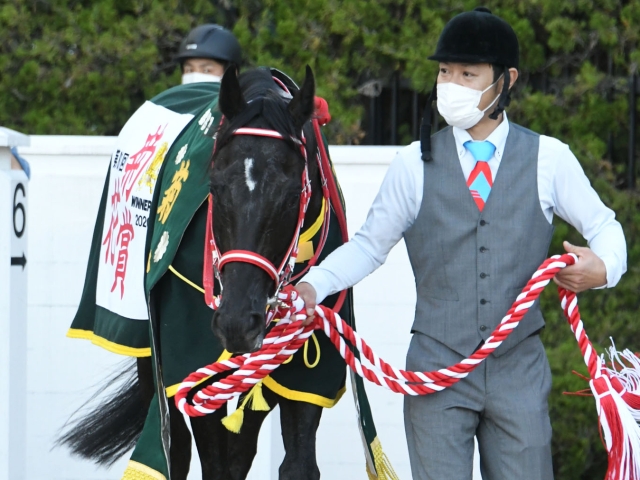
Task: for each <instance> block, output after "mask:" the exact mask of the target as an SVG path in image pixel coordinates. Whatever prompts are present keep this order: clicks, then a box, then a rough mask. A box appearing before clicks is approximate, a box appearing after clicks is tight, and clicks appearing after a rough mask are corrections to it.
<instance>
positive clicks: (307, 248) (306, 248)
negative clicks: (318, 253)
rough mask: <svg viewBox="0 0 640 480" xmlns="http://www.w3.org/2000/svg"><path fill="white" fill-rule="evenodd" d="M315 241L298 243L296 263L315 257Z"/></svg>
mask: <svg viewBox="0 0 640 480" xmlns="http://www.w3.org/2000/svg"><path fill="white" fill-rule="evenodd" d="M313 253H314V252H313V242H311V241H309V242H304V243H298V256H297V257H296V263H304V262H308V261H309V260H311V259H312V258H313Z"/></svg>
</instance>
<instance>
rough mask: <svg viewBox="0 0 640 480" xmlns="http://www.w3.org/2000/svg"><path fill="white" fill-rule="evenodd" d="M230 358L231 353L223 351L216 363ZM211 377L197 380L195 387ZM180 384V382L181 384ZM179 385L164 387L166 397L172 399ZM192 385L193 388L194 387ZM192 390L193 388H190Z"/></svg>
mask: <svg viewBox="0 0 640 480" xmlns="http://www.w3.org/2000/svg"><path fill="white" fill-rule="evenodd" d="M231 357H233V353H231V352H227V351H226V350H224V351H223V352H222V353H221V354H220V356H219V357H218V359H217V360H216V362H222V361H223V360H229V359H230V358H231ZM210 378H211V377H210V376H209V377H205V378H202V379H201V380H199V381H198V382H197V383H196V385H200V384H201V383H202V382H204V381H205V380H209V379H210ZM181 383H182V382H181ZM181 383H176V384H174V385H171V386H170V387H166V388H165V391H166V392H167V397H169V398H171V397H173V396H174V395H175V394H176V392H177V391H178V387H179V386H180V384H181ZM196 385H194V387H195V386H196ZM192 388H193V387H192Z"/></svg>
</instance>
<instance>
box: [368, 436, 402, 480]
mask: <svg viewBox="0 0 640 480" xmlns="http://www.w3.org/2000/svg"><path fill="white" fill-rule="evenodd" d="M371 451H372V452H373V463H374V464H375V468H376V474H373V472H370V471H369V467H368V466H367V475H368V476H369V479H370V480H375V479H377V480H399V479H398V475H397V474H396V472H395V471H394V470H393V466H392V465H391V462H390V461H389V458H388V457H387V455H386V454H385V453H384V451H383V450H382V444H381V443H380V440H379V439H378V437H376V438H375V439H374V440H373V442H371Z"/></svg>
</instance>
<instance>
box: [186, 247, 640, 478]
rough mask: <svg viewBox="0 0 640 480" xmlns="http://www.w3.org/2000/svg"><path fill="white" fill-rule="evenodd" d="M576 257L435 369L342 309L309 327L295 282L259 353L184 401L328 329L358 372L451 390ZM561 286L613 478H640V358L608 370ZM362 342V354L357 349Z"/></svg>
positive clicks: (561, 262)
mask: <svg viewBox="0 0 640 480" xmlns="http://www.w3.org/2000/svg"><path fill="white" fill-rule="evenodd" d="M576 261H577V257H576V256H575V255H573V254H565V255H561V256H558V255H556V256H553V257H551V258H548V259H547V260H545V261H544V262H543V263H542V265H540V267H539V268H538V270H537V271H536V272H535V273H534V274H533V275H532V277H531V279H530V280H529V282H528V283H527V285H526V286H525V287H524V288H523V290H522V293H520V295H518V297H517V298H516V300H515V301H514V303H513V305H512V306H511V308H510V309H509V311H508V312H507V314H506V315H505V317H504V318H503V319H502V320H501V321H500V323H499V324H498V326H497V327H496V328H495V329H494V331H493V332H492V334H491V336H489V338H488V339H487V340H486V341H485V342H484V344H483V345H482V347H481V348H479V349H478V350H477V351H476V352H474V353H473V354H472V355H471V356H470V357H468V358H466V359H464V360H462V361H461V362H459V363H457V364H455V365H452V366H450V367H447V368H442V369H440V370H437V371H433V372H410V371H405V370H401V369H398V368H395V367H393V366H391V365H389V364H388V363H387V362H385V361H384V360H382V359H381V358H380V357H379V356H378V355H376V354H375V353H374V352H373V350H372V349H371V347H369V345H367V343H366V342H365V341H364V340H363V339H362V338H361V337H360V336H359V335H358V334H357V333H356V332H355V331H354V330H353V329H352V328H351V327H350V326H349V325H348V324H347V323H346V322H344V320H342V319H341V318H340V316H339V315H338V314H337V313H336V312H334V311H332V310H330V309H328V308H326V307H324V306H318V307H316V316H315V320H314V322H313V323H311V324H310V325H307V326H303V325H302V321H303V320H304V319H305V318H306V314H305V313H304V311H305V309H304V302H302V300H301V299H300V298H298V295H297V292H296V291H295V290H294V289H293V288H292V287H291V286H288V287H286V288H285V289H283V291H282V292H280V293H279V299H280V301H281V304H280V305H281V306H280V307H278V309H277V310H276V312H275V317H276V318H282V320H280V321H279V322H278V324H277V325H276V326H275V327H273V328H272V329H271V331H270V332H269V334H268V335H267V336H266V338H265V340H264V343H263V347H262V348H261V349H260V350H259V351H257V352H254V353H251V354H246V355H242V356H238V357H233V358H231V359H229V360H224V361H221V362H217V363H213V364H211V365H208V366H206V367H204V368H201V369H199V370H198V371H197V372H195V373H193V374H191V375H189V377H187V378H186V379H185V380H184V382H183V383H182V384H181V385H180V386H179V388H178V392H177V393H176V395H175V402H176V405H177V407H178V409H179V410H180V411H181V412H183V413H186V414H187V415H190V416H203V415H206V414H209V413H212V412H214V411H216V410H217V409H218V408H220V407H221V406H222V405H223V404H224V403H225V402H226V401H228V400H229V399H230V398H233V397H235V396H239V395H241V394H242V393H243V392H245V391H247V390H249V389H250V388H251V387H252V386H253V385H255V384H256V383H258V382H259V381H260V380H262V379H263V378H264V377H265V376H267V375H269V374H270V373H271V372H272V371H273V370H275V369H276V368H277V367H278V366H279V365H280V364H281V363H282V362H284V361H285V360H287V359H288V358H289V357H290V356H291V355H292V354H294V353H295V352H296V351H297V350H298V349H299V348H300V347H302V345H304V343H305V342H306V341H307V339H308V338H309V336H311V333H312V332H313V331H314V330H315V329H320V330H323V331H324V332H325V334H326V335H327V336H328V337H329V338H330V339H331V342H332V343H333V344H334V346H335V347H336V349H338V351H339V352H340V355H341V356H342V357H343V358H344V359H345V362H346V363H347V364H348V365H349V367H350V368H351V369H352V370H353V371H354V372H356V373H357V374H358V375H360V376H362V377H364V378H366V379H367V380H369V381H371V382H373V383H375V384H377V385H380V386H383V387H385V388H388V389H389V390H392V391H394V392H397V393H402V394H405V395H428V394H431V393H434V392H437V391H440V390H444V389H445V388H447V387H449V386H451V385H453V384H455V383H456V382H458V381H460V380H461V379H462V378H465V377H466V376H467V375H468V374H469V373H470V372H471V371H472V370H473V369H475V368H476V367H477V366H478V365H479V364H480V363H481V362H482V361H483V360H484V359H485V358H487V357H488V356H489V355H490V354H491V353H492V352H493V351H494V350H495V349H496V348H498V347H499V346H500V345H501V344H502V342H504V340H505V339H506V338H507V337H508V336H509V334H510V333H511V332H512V331H513V330H515V328H516V327H517V326H518V324H519V323H520V321H521V320H522V318H523V317H524V316H525V314H526V313H527V311H528V310H529V308H531V306H532V305H533V304H534V302H535V301H536V299H537V298H538V297H539V296H540V294H541V293H542V290H543V289H544V288H545V287H546V286H547V285H548V284H549V283H550V282H551V280H552V279H553V277H554V276H555V275H556V274H557V273H558V272H559V271H560V270H562V269H563V268H565V267H567V266H569V265H573V264H574V263H575V262H576ZM559 292H560V299H561V304H562V308H563V310H564V313H565V315H566V317H567V320H568V322H569V324H570V325H571V329H572V331H573V333H574V335H575V337H576V340H577V341H578V345H579V347H580V350H581V352H582V355H583V357H584V361H585V364H586V365H587V369H588V371H589V375H590V377H591V380H590V386H591V389H592V391H593V393H594V396H595V398H596V404H597V409H598V415H599V417H600V423H601V426H602V429H603V432H604V437H605V443H606V448H607V452H608V454H609V470H608V472H607V476H606V480H640V427H639V426H638V423H637V422H638V421H639V420H640V388H639V385H638V384H639V383H640V380H639V379H640V369H639V367H640V360H638V358H637V357H635V356H633V354H631V353H630V352H629V353H628V354H627V352H625V355H628V357H629V358H628V361H627V363H626V364H625V363H623V362H622V361H619V362H618V363H619V364H620V365H622V366H623V369H622V370H620V371H615V370H611V369H607V368H606V367H605V362H604V360H603V359H602V358H601V357H598V355H597V354H596V351H595V349H594V347H593V346H592V344H591V342H590V341H589V338H588V336H587V334H586V332H585V329H584V325H583V323H582V320H581V319H580V313H579V310H578V304H577V297H576V294H575V293H574V292H570V291H568V290H565V289H563V288H559ZM354 349H355V350H357V352H358V354H359V355H355V354H354ZM358 357H361V358H363V359H366V360H367V361H368V362H369V363H370V364H371V368H369V367H367V366H365V365H363V364H362V362H361V361H360V359H359V358H358ZM625 358H627V357H625ZM633 362H636V364H634V363H633ZM629 363H631V365H629ZM634 366H635V368H634ZM232 369H237V371H236V372H234V373H233V374H231V375H229V376H227V377H226V378H224V379H221V380H219V381H217V382H215V383H213V384H212V385H209V386H207V387H205V388H203V389H201V390H199V391H198V392H196V393H195V395H193V398H192V399H191V401H187V395H188V394H189V392H190V390H191V389H192V388H194V387H195V386H196V385H198V384H199V383H201V382H202V381H204V380H206V379H207V378H209V377H211V376H213V375H216V374H218V373H222V372H226V371H229V370H232Z"/></svg>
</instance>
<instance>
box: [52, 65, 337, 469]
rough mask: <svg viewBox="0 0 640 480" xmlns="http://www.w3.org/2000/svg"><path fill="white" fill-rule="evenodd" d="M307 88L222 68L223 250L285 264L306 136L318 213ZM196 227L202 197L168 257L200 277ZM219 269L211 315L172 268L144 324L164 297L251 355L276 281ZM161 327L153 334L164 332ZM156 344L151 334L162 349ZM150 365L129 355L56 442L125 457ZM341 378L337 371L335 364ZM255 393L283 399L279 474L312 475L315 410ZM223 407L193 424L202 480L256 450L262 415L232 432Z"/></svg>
mask: <svg viewBox="0 0 640 480" xmlns="http://www.w3.org/2000/svg"><path fill="white" fill-rule="evenodd" d="M314 93H315V82H314V77H313V73H312V71H311V69H310V68H309V67H307V72H306V78H305V80H304V84H303V86H302V87H301V88H300V89H299V90H297V91H295V92H294V93H293V97H292V98H290V97H289V98H287V96H285V95H283V90H282V89H281V88H280V87H279V86H278V85H277V84H276V83H275V82H274V80H273V78H272V75H271V73H270V72H269V71H268V70H265V69H257V70H252V71H249V72H246V73H244V74H242V75H241V76H240V77H238V76H237V73H236V71H235V69H233V68H231V69H228V70H227V73H226V74H225V75H224V77H223V79H222V84H221V88H220V100H219V106H220V110H221V111H222V113H223V114H224V118H225V120H224V123H223V124H222V125H221V127H220V129H219V131H218V134H217V140H216V151H215V153H214V155H213V158H212V165H213V166H212V168H211V171H210V190H211V194H212V198H213V205H214V211H215V215H214V222H213V232H214V237H215V240H216V243H217V245H218V247H219V249H220V251H221V252H225V251H229V250H237V249H242V250H248V251H252V252H256V253H258V254H260V255H262V256H263V257H265V258H267V259H269V260H270V261H271V262H272V263H273V264H275V265H278V264H279V263H280V262H281V261H282V260H283V258H284V256H285V255H286V253H287V250H288V247H289V245H290V242H291V240H292V238H293V237H294V234H295V229H296V224H297V219H298V209H299V205H300V195H301V191H302V187H303V185H302V172H303V169H304V165H305V161H304V157H303V155H302V152H301V148H300V143H299V142H301V141H302V139H303V138H304V139H306V143H305V144H304V148H306V151H307V156H308V158H309V161H308V169H309V170H308V173H309V180H310V183H311V189H312V192H313V193H312V197H311V200H310V203H309V206H308V210H307V212H306V217H305V225H309V224H311V223H313V221H314V220H315V219H316V218H318V216H319V215H320V213H321V209H322V185H321V175H320V171H319V167H318V165H317V163H316V161H315V158H316V156H315V152H316V149H317V143H316V138H315V135H314V131H313V127H312V124H311V122H310V120H311V117H312V115H313V113H314ZM241 127H253V128H262V129H270V130H276V131H277V132H279V133H280V135H281V136H282V139H277V138H266V137H260V136H245V135H241V136H238V135H234V132H235V131H236V129H238V128H241ZM205 222H206V203H205V205H203V206H202V207H200V209H199V210H198V212H196V213H195V215H194V217H193V220H192V221H191V224H190V225H189V227H188V229H187V231H186V232H185V235H184V237H183V240H182V242H181V244H180V248H179V250H178V253H177V255H176V260H175V261H176V262H179V259H180V258H185V259H186V260H184V263H185V264H186V263H190V265H191V267H190V268H192V271H194V272H202V268H203V259H202V254H201V252H202V251H203V246H204V231H205ZM194 252H196V253H194ZM323 256H325V255H324V252H323ZM184 268H185V269H187V268H188V265H185V267H184ZM220 276H221V282H222V284H223V285H224V294H223V296H222V301H221V304H220V306H219V308H218V309H217V310H216V311H215V313H214V314H213V318H212V317H211V310H210V309H208V307H206V305H204V302H203V301H202V296H201V295H200V294H198V293H197V292H195V290H194V291H185V293H184V294H180V295H177V294H176V292H177V291H178V289H179V288H183V289H184V288H187V287H184V285H183V284H182V283H181V280H179V279H178V278H177V277H175V276H174V275H171V274H166V275H165V276H164V277H163V280H162V281H161V282H160V283H159V284H158V286H157V287H154V291H152V292H151V303H152V314H153V310H154V308H153V305H154V304H155V305H156V307H155V310H156V311H158V312H160V313H159V314H158V316H159V317H160V318H159V319H155V320H152V321H155V322H156V325H158V324H160V323H162V322H168V321H173V320H165V319H164V318H162V306H163V302H164V301H165V300H166V298H167V297H168V296H173V297H175V298H179V300H180V301H181V302H183V304H184V305H183V307H184V310H183V312H184V313H183V315H182V317H183V318H181V319H180V321H182V322H187V321H188V320H190V319H191V320H192V317H194V318H195V317H197V318H198V319H199V320H202V319H203V317H204V318H207V317H208V318H209V319H210V320H211V318H212V320H211V323H210V326H211V329H212V330H213V332H214V333H215V335H216V336H217V337H218V338H219V340H220V342H221V343H222V345H223V346H224V348H225V349H226V350H228V351H230V352H234V353H244V352H250V351H254V350H256V349H257V348H259V347H260V345H261V343H262V340H263V338H264V336H265V332H266V327H265V313H264V312H265V310H266V307H267V302H268V299H269V298H270V297H272V296H273V295H274V293H275V284H274V281H273V279H272V278H271V277H269V275H267V273H266V272H265V271H263V270H261V269H260V268H258V267H256V266H254V265H250V264H247V263H230V264H227V265H226V266H224V268H223V269H222V271H221V272H220ZM165 277H166V278H165ZM189 292H191V293H189ZM190 295H192V296H191V297H189V296H190ZM334 301H335V298H334ZM329 306H332V305H331V304H329ZM152 316H153V315H152ZM207 323H208V322H207ZM185 325H186V323H185ZM159 332H160V336H162V330H161V329H160V330H159ZM162 341H163V339H162V338H160V344H162ZM323 355H325V352H323ZM281 368H284V367H281ZM152 372H153V368H152V364H151V359H149V358H143V359H138V361H137V376H136V377H135V378H132V379H131V380H127V381H125V387H123V389H122V390H120V391H119V392H118V393H117V395H115V396H114V397H113V398H112V399H111V400H110V401H109V402H107V403H106V404H104V405H101V406H100V407H99V408H98V409H96V410H95V411H93V412H92V413H91V414H90V415H89V416H87V417H86V418H85V419H81V420H80V421H78V422H76V423H75V424H73V425H72V426H71V429H70V430H68V433H66V434H65V435H64V436H63V437H62V439H61V442H62V443H65V444H67V445H69V446H70V447H71V448H72V450H73V451H74V452H75V453H77V454H80V455H81V456H84V457H85V458H91V459H93V460H95V461H97V462H98V463H102V464H110V463H112V462H113V461H115V460H116V459H117V458H118V457H119V456H122V455H123V454H124V453H125V452H126V451H127V450H128V449H130V448H131V447H132V446H133V445H134V444H135V442H136V440H137V438H138V437H139V435H140V432H141V430H142V426H143V424H144V419H145V416H146V412H147V410H148V408H149V404H150V402H151V399H152V397H153V392H154V382H153V373H152ZM342 374H343V377H344V375H345V369H344V366H343V368H342ZM264 397H265V399H266V401H267V403H268V404H269V406H270V407H271V408H273V407H275V406H276V405H280V419H281V425H282V437H283V441H284V447H285V451H286V455H285V458H284V461H283V463H282V465H281V466H280V478H281V479H283V480H285V479H295V480H304V479H318V478H320V471H319V469H318V466H317V463H316V453H315V450H316V448H315V447H316V445H315V442H316V430H317V428H318V425H319V422H320V417H321V414H322V407H320V406H317V405H314V404H311V403H306V402H303V401H294V400H288V399H286V398H284V397H282V396H280V395H278V394H276V393H274V392H273V391H271V390H269V389H268V388H265V389H264ZM168 403H169V413H170V431H171V447H170V465H171V467H170V473H171V479H172V480H182V479H186V478H187V475H188V471H189V463H190V456H191V435H190V433H189V430H188V429H187V426H186V424H185V422H184V420H183V416H182V415H181V414H180V413H179V412H178V410H177V409H176V407H175V405H174V402H173V399H172V398H170V399H169V402H168ZM226 413H227V412H226V408H222V409H220V410H219V411H217V412H215V413H214V414H211V415H209V416H206V417H202V418H194V419H191V427H192V430H193V434H194V438H195V442H196V445H197V448H198V452H199V455H200V459H201V463H202V477H203V479H204V480H218V479H220V480H222V479H225V480H227V479H234V480H235V479H243V478H246V476H247V474H248V472H249V470H250V468H251V463H252V461H253V458H254V456H255V454H256V449H257V439H258V433H259V430H260V427H261V425H262V422H263V420H264V419H265V418H266V416H267V414H268V413H269V412H264V411H253V410H249V409H247V410H246V413H245V418H244V424H243V426H242V430H241V432H240V433H239V434H233V433H230V432H228V431H227V430H226V429H225V427H224V426H223V425H221V422H220V421H221V419H222V418H223V417H224V416H225V415H226Z"/></svg>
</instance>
